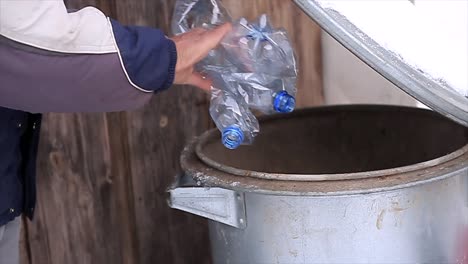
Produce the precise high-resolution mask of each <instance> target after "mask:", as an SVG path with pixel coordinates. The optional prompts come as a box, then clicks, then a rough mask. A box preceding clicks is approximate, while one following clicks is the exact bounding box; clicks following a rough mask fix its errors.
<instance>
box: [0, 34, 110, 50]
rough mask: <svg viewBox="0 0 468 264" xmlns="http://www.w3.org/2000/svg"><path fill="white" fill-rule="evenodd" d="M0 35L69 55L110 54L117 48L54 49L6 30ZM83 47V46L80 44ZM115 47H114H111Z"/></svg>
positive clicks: (24, 43) (31, 45)
mask: <svg viewBox="0 0 468 264" xmlns="http://www.w3.org/2000/svg"><path fill="white" fill-rule="evenodd" d="M0 35H2V36H3V37H5V38H7V39H10V40H12V41H15V42H18V43H21V44H23V45H27V46H30V47H34V48H38V49H42V50H46V51H51V52H58V53H63V54H70V55H73V54H96V55H99V54H112V53H117V52H118V50H107V49H106V48H103V49H102V50H85V49H83V50H73V51H72V50H63V49H55V48H51V47H48V46H47V47H46V46H42V45H40V44H37V43H30V42H28V41H24V40H21V39H18V38H16V37H13V36H11V35H9V34H8V32H6V33H1V34H0ZM81 47H83V46H81ZM112 48H114V49H115V47H112Z"/></svg>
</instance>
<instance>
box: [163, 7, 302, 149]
mask: <svg viewBox="0 0 468 264" xmlns="http://www.w3.org/2000/svg"><path fill="white" fill-rule="evenodd" d="M226 22H232V19H231V17H230V15H229V13H228V12H227V10H226V9H225V8H224V7H223V6H222V4H221V2H220V1H219V0H178V1H177V2H176V7H175V10H174V16H173V21H172V30H173V32H174V34H180V33H185V32H187V31H189V30H191V29H194V28H197V27H201V28H206V29H210V28H214V27H216V26H218V25H221V24H224V23H226ZM196 69H197V71H199V72H201V73H202V74H204V75H206V76H208V77H209V78H210V79H211V80H212V81H213V86H212V88H211V101H210V115H211V117H212V119H213V121H214V122H215V124H216V127H217V128H218V129H219V130H220V132H221V141H222V143H223V144H224V146H226V148H229V149H236V148H238V147H239V146H240V145H242V144H252V143H253V141H254V138H255V137H256V136H257V134H258V133H259V123H258V121H257V119H256V117H255V116H254V115H253V114H252V112H251V109H255V110H259V111H261V112H263V113H265V114H273V113H290V112H292V111H293V110H294V108H295V105H296V100H295V95H296V78H297V69H296V61H295V57H294V52H293V49H292V47H291V44H290V41H289V39H288V37H287V34H286V31H285V30H283V29H274V28H273V27H272V26H271V25H270V23H269V22H268V18H267V16H266V15H262V16H261V17H260V18H259V20H258V21H257V22H255V23H252V24H250V23H249V22H248V21H247V20H246V19H240V20H238V21H236V22H233V30H232V32H230V33H229V34H228V35H227V36H225V38H224V39H223V40H222V42H221V45H220V46H219V47H218V48H216V49H214V50H212V51H210V53H209V54H208V56H207V57H206V58H205V59H204V60H203V61H201V62H200V63H198V64H197V65H196Z"/></svg>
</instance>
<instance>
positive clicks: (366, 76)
mask: <svg viewBox="0 0 468 264" xmlns="http://www.w3.org/2000/svg"><path fill="white" fill-rule="evenodd" d="M322 55H323V85H324V93H325V103H326V104H356V103H371V104H392V105H406V106H418V107H424V106H423V105H422V104H421V103H419V102H418V101H416V100H414V99H413V98H412V97H411V96H409V95H407V94H406V93H404V92H403V91H401V90H400V89H399V88H398V87H396V86H395V85H393V84H392V83H390V82H389V81H387V80H386V79H385V78H383V77H382V76H381V75H379V74H378V73H377V72H375V71H374V70H373V69H372V68H370V67H369V66H367V65H366V64H365V63H364V62H362V61H361V60H360V59H358V58H357V57H356V56H355V55H354V54H352V53H351V52H350V51H348V50H347V49H346V48H344V47H343V46H342V45H341V44H340V43H338V42H337V41H336V40H335V39H333V38H332V37H331V36H330V35H328V34H327V33H325V32H323V34H322Z"/></svg>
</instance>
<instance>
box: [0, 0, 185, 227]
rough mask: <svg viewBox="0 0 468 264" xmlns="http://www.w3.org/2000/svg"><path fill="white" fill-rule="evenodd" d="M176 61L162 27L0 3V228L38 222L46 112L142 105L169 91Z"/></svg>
mask: <svg viewBox="0 0 468 264" xmlns="http://www.w3.org/2000/svg"><path fill="white" fill-rule="evenodd" d="M176 61H177V52H176V47H175V44H174V42H172V41H171V40H170V39H168V38H167V37H166V36H165V35H164V34H163V32H162V31H160V30H158V29H153V28H149V27H129V26H123V25H121V24H119V23H118V22H117V21H115V20H112V19H110V18H108V17H106V16H105V15H104V14H103V13H102V12H101V11H99V10H98V9H96V8H93V7H87V8H84V9H81V10H79V11H76V12H68V11H67V9H66V7H65V5H64V3H63V2H62V1H60V0H56V1H44V0H0V80H1V83H0V226H1V225H3V224H5V223H7V222H9V221H11V220H12V219H14V218H15V217H17V216H19V215H20V214H22V213H25V214H26V215H27V216H29V217H32V216H33V212H34V208H35V203H36V180H35V168H36V167H35V166H36V164H35V163H36V155H37V144H38V140H39V128H40V113H44V112H110V111H121V110H128V109H133V108H137V107H140V106H142V105H143V104H145V103H146V102H147V101H148V100H149V99H150V98H151V95H152V94H153V93H154V92H156V91H160V90H164V89H167V88H168V87H170V86H171V84H172V82H173V80H174V73H175V65H176ZM33 113H34V114H33Z"/></svg>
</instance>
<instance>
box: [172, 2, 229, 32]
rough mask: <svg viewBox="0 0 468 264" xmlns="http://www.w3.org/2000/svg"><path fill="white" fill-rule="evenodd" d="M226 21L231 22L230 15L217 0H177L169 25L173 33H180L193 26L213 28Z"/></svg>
mask: <svg viewBox="0 0 468 264" xmlns="http://www.w3.org/2000/svg"><path fill="white" fill-rule="evenodd" d="M226 22H231V16H230V15H229V13H228V11H227V10H226V8H224V6H223V5H222V4H221V3H220V2H219V1H218V0H178V1H177V2H176V4H175V7H174V16H173V19H172V26H171V27H172V32H173V33H174V34H180V33H185V32H187V31H189V30H191V29H194V28H205V29H210V28H214V27H216V26H219V25H222V24H224V23H226Z"/></svg>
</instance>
